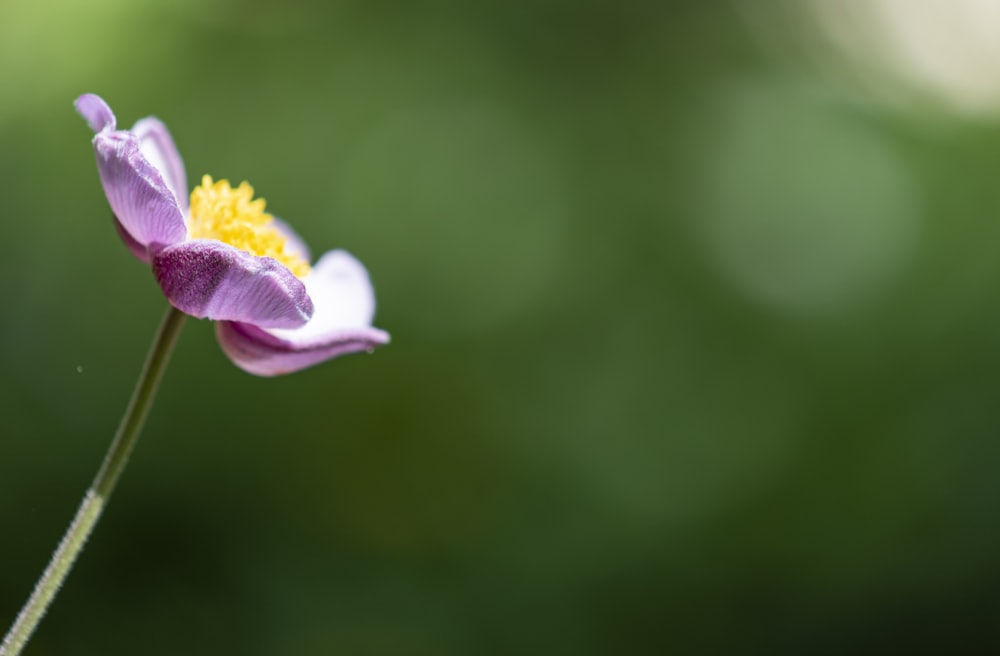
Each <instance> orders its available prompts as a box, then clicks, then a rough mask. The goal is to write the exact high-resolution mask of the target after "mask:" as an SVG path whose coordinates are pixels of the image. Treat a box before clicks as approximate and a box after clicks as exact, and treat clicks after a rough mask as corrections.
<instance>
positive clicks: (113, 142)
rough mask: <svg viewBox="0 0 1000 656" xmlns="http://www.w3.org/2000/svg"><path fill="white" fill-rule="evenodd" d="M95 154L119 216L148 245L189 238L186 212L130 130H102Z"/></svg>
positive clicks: (121, 221) (110, 202)
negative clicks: (185, 217)
mask: <svg viewBox="0 0 1000 656" xmlns="http://www.w3.org/2000/svg"><path fill="white" fill-rule="evenodd" d="M94 154H95V155H96V157H97V169H98V172H99V173H100V174H101V184H102V185H104V194H105V196H107V197H108V203H109V204H110V205H111V210H112V211H113V212H114V213H115V217H116V218H117V219H118V221H119V222H120V223H121V225H122V227H123V228H124V229H125V230H126V232H128V233H129V235H131V236H132V238H133V239H134V240H135V241H136V242H138V243H139V244H141V245H142V246H144V247H150V246H154V245H155V246H169V245H171V244H176V243H177V242H180V241H183V240H184V239H185V238H186V237H187V225H186V224H185V222H184V214H183V212H182V211H181V208H180V206H179V205H178V204H177V199H176V197H175V196H174V193H173V192H172V191H171V190H170V188H169V187H168V186H167V184H166V183H165V182H164V179H163V176H162V175H161V174H160V172H159V171H158V170H157V169H156V168H154V167H153V165H152V164H150V163H149V162H148V161H147V160H146V158H145V157H144V156H143V155H142V151H141V149H140V146H139V138H138V137H136V136H135V135H134V134H132V133H130V132H124V131H117V132H108V131H104V132H99V133H98V134H97V136H96V137H94Z"/></svg>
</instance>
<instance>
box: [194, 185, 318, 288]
mask: <svg viewBox="0 0 1000 656" xmlns="http://www.w3.org/2000/svg"><path fill="white" fill-rule="evenodd" d="M265 205H266V203H265V201H264V199H263V198H257V199H254V197H253V187H251V186H250V185H249V184H248V183H246V182H242V183H240V186H239V187H237V188H235V189H233V188H232V187H230V186H229V181H228V180H219V181H218V182H212V177H211V176H209V175H206V176H204V177H203V178H202V179H201V184H200V185H199V186H197V187H195V188H194V191H192V192H191V220H190V222H189V224H188V231H189V233H190V237H191V239H217V240H219V241H221V242H225V243H227V244H229V245H230V246H234V247H236V248H238V249H240V250H242V251H246V252H248V253H250V254H251V255H258V256H261V257H273V258H274V259H276V260H278V261H279V262H281V263H282V264H284V265H285V266H286V267H288V269H289V270H290V271H291V272H292V273H294V274H295V275H296V276H298V277H299V278H303V277H305V276H306V275H308V273H309V263H308V262H307V261H306V260H304V259H303V258H302V256H300V255H299V254H298V253H295V252H293V251H291V250H290V249H288V247H287V246H288V240H287V239H286V237H285V235H283V234H282V233H281V231H280V230H278V228H277V227H276V226H275V225H274V217H273V216H271V215H270V214H268V213H267V212H265V211H264V206H265Z"/></svg>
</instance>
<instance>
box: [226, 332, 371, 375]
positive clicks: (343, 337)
mask: <svg viewBox="0 0 1000 656" xmlns="http://www.w3.org/2000/svg"><path fill="white" fill-rule="evenodd" d="M215 335H216V337H217V338H218V340H219V346H221V347H222V351H223V352H224V353H225V354H226V355H227V356H228V357H229V359H230V360H231V361H232V362H233V364H235V365H236V366H237V367H239V368H240V369H242V370H243V371H246V372H247V373H251V374H254V375H256V376H280V375H282V374H290V373H293V372H295V371H300V370H302V369H306V368H307V367H311V366H313V365H316V364H320V363H321V362H326V361H327V360H330V359H332V358H335V357H338V356H341V355H347V354H349V353H358V352H361V351H371V350H372V349H374V348H376V347H378V346H382V345H383V344H387V343H388V342H389V335H388V334H387V333H386V332H385V331H382V330H379V329H378V328H359V329H355V330H343V331H340V332H337V333H332V334H329V335H327V336H326V339H325V341H323V342H321V343H316V344H314V345H313V346H311V347H309V348H302V347H294V346H291V345H290V344H288V343H287V342H283V341H281V340H278V339H275V337H274V336H273V335H271V334H270V333H268V332H266V331H264V330H262V329H260V328H257V327H255V326H251V325H248V324H245V323H236V322H232V321H220V322H219V323H217V324H215Z"/></svg>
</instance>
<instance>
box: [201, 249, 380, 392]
mask: <svg viewBox="0 0 1000 656" xmlns="http://www.w3.org/2000/svg"><path fill="white" fill-rule="evenodd" d="M305 284H306V289H308V290H309V295H310V296H311V297H312V299H313V303H314V304H315V308H316V311H315V313H314V314H313V317H312V319H310V320H309V322H308V323H307V324H305V325H304V326H302V327H300V328H296V329H294V330H281V329H272V330H265V329H262V328H258V327H255V326H248V325H246V324H243V323H230V322H222V323H219V324H218V325H217V326H216V336H217V337H218V339H219V344H220V345H221V346H222V350H223V351H224V352H225V353H226V355H228V356H229V359H230V360H232V361H233V362H234V363H235V364H236V365H237V366H238V367H240V368H241V369H243V370H244V371H248V372H250V373H252V374H257V375H259V376H275V375H278V374H284V373H290V372H293V371H298V370H299V369H304V368H306V367H310V366H312V365H314V364H318V363H320V362H323V361H325V360H329V359H330V358H334V357H337V356H339V355H344V354H347V353H355V352H358V351H368V350H371V349H373V348H375V347H376V346H381V345H383V344H387V343H388V342H389V335H388V333H386V332H385V331H382V330H379V329H378V328H373V327H372V326H371V320H372V316H373V314H374V312H375V295H374V292H373V290H372V286H371V282H370V281H369V279H368V273H367V272H366V271H365V268H364V266H362V264H361V263H360V262H358V261H357V260H356V259H354V257H352V256H351V255H349V254H347V253H346V252H344V251H332V252H330V253H327V254H326V255H324V256H323V257H322V258H321V259H320V261H319V262H317V264H316V266H315V268H313V271H312V273H311V274H310V275H309V276H308V277H307V278H306V280H305Z"/></svg>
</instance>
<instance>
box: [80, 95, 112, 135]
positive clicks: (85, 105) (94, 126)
mask: <svg viewBox="0 0 1000 656" xmlns="http://www.w3.org/2000/svg"><path fill="white" fill-rule="evenodd" d="M73 105H74V106H75V107H76V111H78V112H79V113H80V116H82V117H83V118H85V119H86V120H87V124H88V125H90V129H91V130H93V131H94V132H102V131H103V130H114V129H115V113H114V112H112V111H111V108H110V107H108V103H106V102H104V99H103V98H101V97H100V96H95V95H94V94H92V93H85V94H83V95H82V96H80V97H79V98H77V99H76V102H75V103H73Z"/></svg>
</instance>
